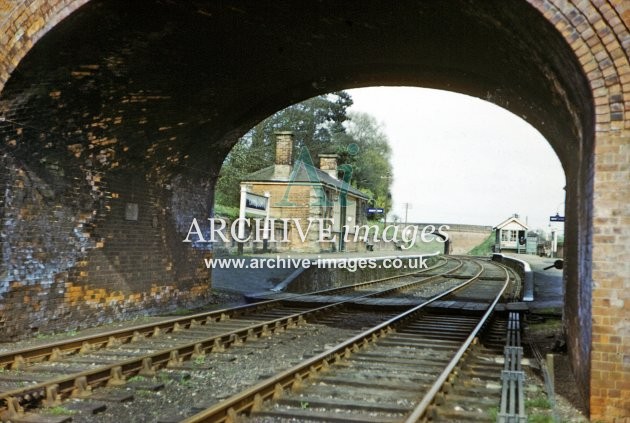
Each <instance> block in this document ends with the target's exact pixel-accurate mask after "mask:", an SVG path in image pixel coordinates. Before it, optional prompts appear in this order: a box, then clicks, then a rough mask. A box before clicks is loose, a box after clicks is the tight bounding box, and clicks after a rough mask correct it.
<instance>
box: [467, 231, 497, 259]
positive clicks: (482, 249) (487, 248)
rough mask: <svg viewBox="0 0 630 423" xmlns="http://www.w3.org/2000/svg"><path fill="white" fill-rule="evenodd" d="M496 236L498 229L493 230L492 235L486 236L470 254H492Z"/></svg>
mask: <svg viewBox="0 0 630 423" xmlns="http://www.w3.org/2000/svg"><path fill="white" fill-rule="evenodd" d="M495 237H496V231H492V233H491V234H490V236H488V238H486V239H485V240H484V241H483V242H482V243H481V244H479V245H477V246H476V247H475V248H473V249H472V250H470V251H469V252H468V255H470V256H489V255H490V254H492V247H493V246H494V241H495V239H496V238H495Z"/></svg>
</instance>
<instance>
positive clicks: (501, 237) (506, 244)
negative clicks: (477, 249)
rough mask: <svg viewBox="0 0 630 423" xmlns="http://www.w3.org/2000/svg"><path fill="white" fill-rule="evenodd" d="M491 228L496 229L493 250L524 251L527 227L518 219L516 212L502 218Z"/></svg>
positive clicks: (498, 251)
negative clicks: (504, 218)
mask: <svg viewBox="0 0 630 423" xmlns="http://www.w3.org/2000/svg"><path fill="white" fill-rule="evenodd" d="M493 229H494V230H495V231H496V238H495V241H494V251H495V252H497V253H500V252H516V253H519V252H522V253H524V252H525V248H526V241H527V231H528V230H529V228H528V227H527V225H525V224H524V223H523V222H521V221H520V220H519V218H518V214H515V215H514V216H512V217H510V218H508V219H506V220H504V221H503V222H501V223H499V224H498V225H497V226H496V227H494V228H493Z"/></svg>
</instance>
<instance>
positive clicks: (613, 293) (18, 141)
mask: <svg viewBox="0 0 630 423" xmlns="http://www.w3.org/2000/svg"><path fill="white" fill-rule="evenodd" d="M84 3H85V5H84V7H81V8H80V9H79V7H80V6H81V5H83V4H84ZM140 3H142V5H141V4H140ZM230 3H234V4H235V5H234V7H232V6H231V4H228V5H224V4H223V3H221V4H218V3H217V2H210V1H208V2H204V1H200V2H195V5H194V7H193V8H188V6H187V3H186V2H182V3H181V4H180V3H177V2H169V3H168V4H163V3H156V4H154V5H153V6H154V7H151V8H147V7H146V5H145V4H144V2H123V1H120V0H111V1H107V2H104V1H101V0H92V1H90V2H87V3H86V2H85V1H82V0H80V1H64V0H32V1H28V2H26V1H18V0H13V1H9V0H4V1H0V90H1V98H0V116H5V117H7V118H9V119H11V120H12V121H17V122H18V123H19V124H17V125H14V124H11V123H10V122H4V123H3V122H0V129H1V131H2V134H1V135H2V140H1V141H2V150H1V152H0V155H1V156H2V160H3V163H2V164H3V167H2V169H1V170H0V181H1V182H2V184H4V186H5V187H10V189H9V190H8V191H5V192H6V193H3V195H4V197H3V203H2V216H1V218H2V219H4V228H9V229H4V231H5V232H3V234H4V233H6V236H4V235H3V238H2V240H1V242H2V251H3V257H4V259H3V268H2V273H1V274H0V277H2V279H3V281H6V282H5V284H4V285H3V287H4V289H5V292H4V297H3V302H2V304H3V307H5V309H6V308H7V307H10V308H11V307H12V308H14V310H15V313H21V315H22V316H32V317H33V318H32V319H31V320H30V321H29V323H24V324H19V325H17V326H12V327H11V328H10V330H12V331H13V332H16V331H22V330H23V331H28V330H35V328H36V327H37V326H38V325H37V324H36V323H34V322H35V321H37V322H41V321H42V320H43V319H45V318H49V317H51V316H55V315H60V314H64V313H65V312H63V311H62V310H64V307H65V306H63V307H62V306H61V304H62V303H63V304H65V302H66V300H65V298H66V295H69V296H70V298H73V299H74V303H75V304H76V305H77V307H84V306H85V304H88V303H90V302H89V301H91V300H96V298H98V299H99V301H101V300H102V299H103V298H105V300H104V302H99V304H107V303H108V302H109V303H111V304H123V305H122V306H117V307H119V308H118V309H119V310H123V312H124V310H125V309H126V308H127V306H126V305H125V303H124V301H128V299H129V298H130V296H132V295H135V296H139V297H134V298H148V299H147V300H146V301H145V302H142V301H144V300H142V301H140V302H139V303H138V304H145V303H146V304H151V303H152V300H150V298H151V295H154V297H155V298H156V299H157V298H160V299H162V298H164V292H174V290H177V289H181V288H180V285H179V283H171V284H169V283H168V281H167V279H168V277H167V276H165V275H167V274H168V272H172V271H171V270H169V269H168V266H169V264H170V263H171V262H172V263H174V264H173V269H175V270H174V271H175V273H177V274H176V275H173V277H179V275H180V274H179V273H178V272H185V270H184V269H188V270H187V272H193V273H194V272H195V271H194V270H190V268H189V267H188V266H187V265H183V264H182V265H181V266H179V265H178V264H177V263H180V261H181V263H185V262H186V263H187V262H188V260H193V261H194V260H195V259H194V258H192V255H193V253H183V252H182V249H181V248H178V247H177V246H175V245H174V244H171V241H169V240H173V239H175V240H176V239H177V234H178V233H179V232H181V230H182V229H181V228H182V227H185V226H186V220H187V219H188V218H189V217H190V216H191V215H193V214H196V213H199V212H201V211H202V209H204V208H208V207H209V204H210V203H211V197H212V195H211V193H208V192H207V191H206V192H204V190H203V189H202V188H201V185H196V184H197V182H198V181H200V180H204V181H205V182H206V183H211V182H212V180H213V178H215V177H216V174H217V173H218V169H219V167H220V163H221V161H222V160H223V158H224V157H225V154H227V152H228V151H229V149H230V148H231V146H232V145H233V143H234V142H235V140H236V139H237V137H238V136H240V135H242V134H243V133H244V132H245V131H247V130H248V129H249V128H250V127H251V126H252V125H253V124H255V123H257V122H258V121H260V120H261V119H262V118H264V117H266V116H268V115H269V114H271V113H273V112H274V111H277V110H279V109H281V108H282V107H284V106H287V105H289V104H292V103H294V102H296V101H299V100H302V99H305V98H308V97H311V96H314V95H317V94H321V93H325V92H330V91H333V90H336V89H340V88H348V87H358V86H367V85H388V84H394V85H418V86H430V87H435V88H446V89H450V90H456V91H461V92H463V93H466V94H469V95H475V96H478V97H480V98H483V99H486V100H488V101H492V102H494V103H496V104H498V105H500V106H502V107H505V108H507V109H509V110H511V111H513V112H514V113H515V114H517V115H519V116H523V117H524V118H526V119H527V120H528V121H529V122H530V123H531V124H532V125H533V126H535V127H536V128H537V129H539V130H540V131H541V133H542V134H543V135H544V136H545V137H546V138H547V139H548V140H549V142H550V144H551V145H552V147H553V148H554V150H555V151H556V153H557V154H558V156H559V158H560V160H561V162H562V164H563V167H564V170H565V173H566V176H567V188H566V190H567V203H566V209H567V222H566V225H567V230H568V232H567V238H566V243H567V260H566V272H565V283H566V305H565V321H566V327H567V336H568V344H569V352H570V355H571V359H572V363H573V367H574V371H575V374H576V378H577V382H578V386H579V387H580V389H581V391H582V392H583V394H584V396H585V397H586V398H589V401H588V402H589V404H590V412H591V417H592V418H593V419H594V420H602V421H614V420H615V419H623V418H627V417H628V416H630V411H629V410H630V316H629V315H628V313H629V312H628V310H629V309H630V308H629V307H628V305H629V304H628V301H630V298H629V297H628V295H629V294H628V292H630V291H629V290H628V288H630V286H629V285H628V281H627V279H628V276H629V275H630V242H629V236H630V232H629V231H630V229H629V228H630V205H629V204H630V203H628V201H627V199H628V198H630V183H629V180H630V169H629V165H630V151H629V148H630V147H629V146H630V64H629V59H628V56H629V55H630V32H629V29H628V28H629V27H630V3H629V2H628V1H626V0H591V1H586V0H527V1H526V0H521V1H514V2H505V1H503V0H488V1H484V2H472V3H471V2H467V1H459V0H453V1H452V2H418V1H411V0H409V1H406V0H401V1H400V2H397V7H396V8H388V9H387V11H384V10H382V8H380V7H379V2H358V3H357V2H334V1H329V0H322V1H321V2H312V3H306V4H304V5H303V7H302V8H300V9H299V10H298V9H296V8H294V7H292V5H291V4H289V3H287V2H286V1H285V0H277V1H275V2H273V7H269V5H268V4H266V3H264V2H247V1H240V0H233V1H232V2H230ZM263 3H264V4H263ZM149 9H150V12H151V13H149V14H147V13H148V12H147V11H148V10H149ZM72 12H76V13H72ZM66 16H68V18H67V19H64V18H65V17H66ZM144 17H146V18H144ZM435 22H441V25H435ZM96 27H98V28H99V31H98V33H96V32H95V31H93V28H96ZM130 28H133V30H131V29H130ZM191 28H194V31H192V30H191ZM175 29H176V30H175ZM429 29H430V31H429ZM45 34H48V35H46V36H44V35H45ZM38 40H39V42H37V41H38ZM38 46H43V47H41V48H39V49H38ZM81 46H87V47H85V48H80V47H81ZM52 52H54V53H52ZM27 53H29V54H28V55H27ZM376 58H378V59H376ZM148 69H150V70H151V72H149V73H147V70H148ZM33 128H38V129H37V130H35V129H33ZM51 134H56V135H57V136H56V137H53V136H52V135H51ZM60 134H61V135H60ZM199 141H203V142H199ZM69 157H70V158H72V157H74V159H73V160H74V161H73V160H69ZM88 162H89V165H88ZM130 163H131V164H134V166H129V164H130ZM114 164H116V165H114ZM138 164H142V165H141V166H139V165H138ZM116 166H117V167H119V169H117V167H116ZM199 172H205V173H203V174H204V175H206V177H205V178H200V174H199ZM130 174H132V175H134V176H135V177H134V178H131V177H130V176H129V175H130ZM140 175H142V177H139V176H140ZM131 181H134V188H135V187H140V186H143V187H145V188H146V190H145V193H144V194H143V196H140V194H137V193H136V194H134V195H135V196H137V197H135V198H138V200H137V201H133V200H131V199H130V198H129V196H130V195H131V192H132V191H134V190H133V189H132V187H131V186H130V185H131V184H130V183H129V184H127V182H131ZM135 184H137V185H135ZM127 185H129V186H127ZM121 187H122V188H121ZM167 187H170V190H169V189H168V188H167ZM177 187H179V191H177V189H175V188H177ZM184 187H186V188H185V189H184ZM208 191H211V189H208ZM110 193H112V194H113V193H116V194H120V195H121V197H119V199H117V198H113V197H112V198H109V196H111V194H110ZM127 203H137V204H139V211H140V212H139V220H138V221H137V222H135V223H137V226H129V227H133V228H137V229H138V230H139V233H142V234H144V235H143V236H142V237H140V236H139V237H138V238H133V239H134V240H133V241H130V242H129V243H128V244H127V245H129V251H130V255H131V256H132V257H134V259H133V261H134V262H137V261H140V262H142V263H145V262H146V264H147V268H148V269H150V270H149V272H147V273H148V274H151V275H152V277H147V280H145V281H143V282H142V283H140V284H138V285H130V284H131V281H133V280H134V279H135V277H137V276H138V275H134V274H133V273H132V271H131V270H130V268H124V267H125V266H124V264H123V263H124V262H125V260H124V257H123V256H120V257H118V258H117V257H116V251H120V250H119V248H120V246H121V245H122V243H123V242H124V241H123V240H119V239H114V238H118V237H121V236H122V234H121V232H116V231H117V229H115V228H116V225H115V223H116V222H119V221H120V216H121V214H120V213H122V212H123V209H122V208H121V207H123V205H124V207H125V208H126V207H127V206H126V204H127ZM148 203H150V204H148ZM175 204H178V206H175ZM108 207H110V208H109V209H108ZM143 210H144V211H148V212H149V213H148V214H145V213H144V212H143ZM147 216H152V217H151V220H150V222H149V221H145V220H142V219H145V218H146V217H147ZM153 216H155V217H156V219H157V226H156V227H153V222H154V221H155V220H156V219H154V218H153ZM7 219H8V220H7ZM7 222H9V223H7ZM127 224H128V225H133V224H132V223H131V222H127ZM42 227H52V228H53V229H51V230H47V231H42V230H40V229H41V228H42ZM149 227H150V229H149ZM142 228H144V229H142ZM145 230H146V232H143V231H145ZM184 230H185V229H184ZM128 233H129V230H127V231H125V234H128ZM88 235H89V236H88ZM109 235H111V238H108V236H109ZM129 236H130V239H132V238H131V237H132V235H131V234H129ZM140 238H142V241H138V239H140ZM62 239H65V240H67V239H70V240H71V242H65V244H64V242H62V241H61V240H62ZM101 243H102V245H101ZM116 243H120V244H116ZM136 243H137V245H135V246H134V244H136ZM42 246H43V247H42ZM108 248H109V250H108ZM134 248H136V249H137V251H138V252H137V253H133V249H134ZM140 250H143V251H150V252H151V253H149V254H148V255H145V254H144V253H142V252H140ZM133 254H136V255H135V256H134V255H133ZM179 254H184V255H185V254H191V256H190V257H183V256H178V255H179ZM199 254H203V252H199ZM149 255H150V257H149ZM117 260H118V262H120V263H121V266H122V267H121V268H117V266H118V265H117V264H116V263H117ZM42 263H47V264H46V265H44V267H43V268H42V267H41V266H40V265H41V264H42ZM110 266H111V267H110ZM162 269H164V270H162ZM82 272H83V273H82ZM100 272H103V273H102V274H101V273H100ZM106 272H112V273H111V274H109V275H110V276H114V277H113V280H114V281H115V282H113V283H112V285H108V286H103V285H104V284H105V279H108V278H107V277H106V276H105V274H106ZM165 272H166V273H165ZM158 275H162V278H161V279H160V278H159V277H158ZM182 275H184V279H185V280H186V281H188V282H186V284H188V285H186V286H188V287H189V288H185V289H183V291H182V292H184V291H185V292H184V293H183V294H182V295H183V296H184V297H185V296H187V295H188V296H190V295H192V294H191V293H193V292H196V291H195V290H196V289H198V288H197V286H198V285H197V283H198V282H197V279H196V278H195V277H193V276H187V275H185V274H184V273H182ZM119 276H120V277H119ZM156 278H157V279H156ZM152 280H154V281H155V287H153V282H152ZM134 283H135V282H134ZM62 286H63V287H64V289H61V290H59V289H56V288H59V287H62ZM169 286H174V287H175V288H172V290H171V291H169V290H170V289H171V288H169ZM53 288H55V289H53ZM66 288H67V289H66ZM60 291H61V292H62V294H59V292H60ZM70 292H71V293H72V294H71V295H70V294H68V293H70ZM121 292H122V294H121ZM60 295H61V296H63V298H64V299H62V298H61V297H60ZM169 295H170V294H168V295H166V296H169ZM178 295H179V294H178ZM175 296H177V295H175ZM81 298H83V300H82V301H81V300H80V299H81ZM123 298H124V299H125V300H123ZM116 301H118V303H116ZM121 301H123V303H121ZM79 302H81V304H79ZM84 303H85V304H84ZM90 304H91V303H90ZM90 307H91V306H90ZM12 310H13V309H12ZM60 310H61V311H60ZM90 310H92V309H90ZM13 312H14V311H12V313H13ZM85 315H87V310H86V311H77V314H75V315H74V316H75V317H77V318H79V317H84V316H85ZM103 315H104V314H103ZM5 316H6V313H5ZM26 320H28V319H26ZM26 320H25V321H26ZM70 320H72V319H71V318H68V319H66V320H64V319H63V318H62V319H61V320H60V322H61V321H70ZM4 324H5V327H7V328H9V327H10V326H11V325H13V323H8V319H6V317H5V319H4ZM7 325H9V326H7ZM18 326H19V327H18ZM29 328H30V329H29Z"/></svg>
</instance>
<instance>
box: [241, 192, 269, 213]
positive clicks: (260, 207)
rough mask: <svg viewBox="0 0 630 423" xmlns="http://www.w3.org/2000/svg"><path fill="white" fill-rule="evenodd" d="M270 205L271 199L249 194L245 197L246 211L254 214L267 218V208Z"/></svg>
mask: <svg viewBox="0 0 630 423" xmlns="http://www.w3.org/2000/svg"><path fill="white" fill-rule="evenodd" d="M268 203H269V198H267V197H265V196H263V195H258V194H253V193H251V192H248V193H247V194H246V195H245V211H246V212H248V213H253V214H260V215H263V216H265V215H266V214H267V207H268V205H269V204H268Z"/></svg>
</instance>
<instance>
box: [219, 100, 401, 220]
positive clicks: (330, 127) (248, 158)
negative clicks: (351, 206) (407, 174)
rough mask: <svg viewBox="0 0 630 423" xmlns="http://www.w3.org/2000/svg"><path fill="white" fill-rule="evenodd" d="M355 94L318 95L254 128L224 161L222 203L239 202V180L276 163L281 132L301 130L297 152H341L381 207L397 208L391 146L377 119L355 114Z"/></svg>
mask: <svg viewBox="0 0 630 423" xmlns="http://www.w3.org/2000/svg"><path fill="white" fill-rule="evenodd" d="M351 105H352V98H351V97H350V95H349V94H348V93H346V92H345V91H339V92H334V93H331V94H327V95H322V96H318V97H313V98H311V99H308V100H306V101H303V102H301V103H297V104H294V105H293V106H289V107H287V108H286V109H284V110H281V111H279V112H277V113H275V114H274V115H272V116H270V117H268V118H267V119H265V120H263V121H262V122H260V123H259V124H258V125H256V126H255V127H253V128H252V129H251V130H250V131H249V132H248V133H247V134H245V136H243V137H242V138H241V139H240V140H239V142H238V143H237V144H236V145H235V146H234V148H233V149H232V151H231V152H230V154H229V155H228V157H227V158H226V159H225V161H224V163H223V167H222V168H221V173H220V175H219V179H218V181H217V186H216V202H217V203H218V204H221V205H222V206H227V207H238V204H239V196H240V190H239V182H240V181H241V180H243V179H245V177H246V176H247V175H248V174H250V173H252V172H255V171H257V170H260V169H262V168H264V167H267V166H270V165H272V164H273V163H274V158H275V157H274V156H275V137H274V132H276V131H292V132H293V133H294V135H295V143H294V146H293V147H294V155H293V157H294V158H295V157H297V152H298V151H300V149H301V148H302V147H307V148H308V150H309V152H310V154H311V157H312V158H313V161H314V163H317V155H318V154H320V153H337V154H339V156H340V161H339V164H344V163H345V164H350V165H351V166H352V167H353V175H352V184H353V185H354V186H355V187H356V188H358V189H360V190H362V191H364V192H365V193H366V194H368V195H369V196H371V197H372V198H373V204H372V205H374V206H376V207H383V208H386V209H387V210H389V209H390V207H391V196H390V195H389V192H390V185H391V182H392V181H391V178H390V175H391V173H392V172H391V164H390V157H391V149H390V147H389V141H388V139H387V136H386V135H385V133H384V132H383V130H382V128H381V127H380V125H379V124H378V123H377V122H376V120H375V119H374V118H373V117H372V116H370V115H368V114H365V113H351V112H348V108H349V107H350V106H351Z"/></svg>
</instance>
